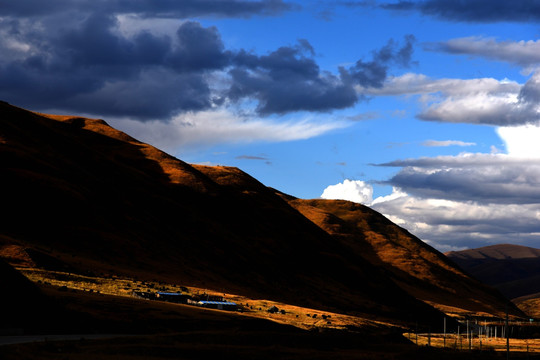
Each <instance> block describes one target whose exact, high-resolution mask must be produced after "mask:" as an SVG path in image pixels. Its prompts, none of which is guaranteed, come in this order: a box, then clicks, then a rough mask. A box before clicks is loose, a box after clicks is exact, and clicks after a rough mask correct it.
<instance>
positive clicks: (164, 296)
mask: <svg viewBox="0 0 540 360" xmlns="http://www.w3.org/2000/svg"><path fill="white" fill-rule="evenodd" d="M189 299H191V296H189V295H186V294H182V293H180V292H178V293H171V292H158V293H157V294H156V300H161V301H167V302H172V303H177V304H186V303H187V302H188V300H189Z"/></svg>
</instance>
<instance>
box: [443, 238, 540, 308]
mask: <svg viewBox="0 0 540 360" xmlns="http://www.w3.org/2000/svg"><path fill="white" fill-rule="evenodd" d="M446 256H448V258H449V259H451V260H453V261H454V262H456V263H457V264H458V265H459V266H461V267H462V268H463V269H464V270H466V271H467V272H468V273H470V274H472V275H473V276H474V277H476V278H477V279H479V280H481V281H483V282H484V283H486V284H489V285H492V286H493V287H495V288H497V289H499V290H500V291H501V292H502V293H503V294H504V295H506V296H507V297H508V298H510V299H514V298H518V297H521V296H527V295H531V294H535V293H540V249H535V248H530V247H526V246H520V245H511V244H501V245H492V246H486V247H482V248H478V249H470V250H462V251H452V252H449V253H447V254H446Z"/></svg>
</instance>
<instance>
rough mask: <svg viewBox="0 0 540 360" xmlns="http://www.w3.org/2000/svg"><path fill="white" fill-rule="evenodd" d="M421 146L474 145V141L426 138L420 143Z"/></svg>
mask: <svg viewBox="0 0 540 360" xmlns="http://www.w3.org/2000/svg"><path fill="white" fill-rule="evenodd" d="M422 145H423V146H428V147H445V146H474V145H476V143H471V142H464V141H460V140H443V141H439V140H426V141H424V142H423V143H422Z"/></svg>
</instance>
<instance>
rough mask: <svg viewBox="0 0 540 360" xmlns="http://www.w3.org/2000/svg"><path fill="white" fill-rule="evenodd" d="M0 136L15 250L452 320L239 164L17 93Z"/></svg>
mask: <svg viewBox="0 0 540 360" xmlns="http://www.w3.org/2000/svg"><path fill="white" fill-rule="evenodd" d="M0 143H1V145H0V163H1V164H2V167H1V169H0V171H1V174H0V175H1V177H2V181H3V185H4V186H3V188H2V199H3V200H2V201H3V205H4V207H5V208H7V209H9V212H8V213H7V215H6V216H5V217H4V225H3V226H2V234H1V236H0V251H2V252H4V253H6V252H7V253H8V255H9V256H7V258H9V257H10V256H11V258H12V259H13V258H16V256H14V254H15V253H17V251H19V252H20V253H22V254H27V255H28V254H31V253H32V252H33V253H34V254H36V253H38V254H41V255H42V256H41V259H49V260H48V263H49V264H50V263H51V261H50V259H51V258H54V259H56V261H57V263H56V264H55V266H59V265H62V264H63V266H65V267H66V268H69V269H72V270H73V271H78V272H95V273H102V274H117V275H126V276H134V277H138V278H147V279H160V280H164V281H165V280H166V281H170V282H172V283H181V284H185V285H188V286H189V285H192V286H197V287H202V288H209V289H215V290H220V289H223V290H227V292H231V293H238V294H243V295H246V296H251V297H254V298H268V299H274V300H276V301H281V302H285V303H290V304H297V305H302V306H308V307H313V308H319V309H326V310H329V311H339V312H344V313H350V314H357V315H361V316H366V317H368V318H374V319H381V320H388V321H393V322H398V323H399V322H404V321H412V320H418V321H421V322H425V323H429V322H435V323H437V324H440V323H441V321H440V319H441V317H442V314H441V313H439V312H438V311H436V310H435V309H433V308H431V307H430V306H428V305H426V304H424V303H422V302H420V301H418V300H416V299H415V298H414V297H412V296H410V295H409V294H407V293H406V292H405V291H403V290H401V289H400V288H399V287H398V286H396V285H395V284H394V283H393V282H392V281H391V280H390V279H389V278H388V277H387V276H386V275H385V273H384V271H382V270H381V269H378V268H376V267H374V266H372V265H371V264H370V263H369V262H368V261H365V260H364V259H362V258H359V257H357V256H354V254H351V253H350V251H349V249H347V248H346V247H345V246H343V245H342V244H340V243H339V242H336V241H335V240H334V239H333V238H332V237H331V236H329V235H328V234H327V233H326V232H324V231H323V230H321V229H320V228H319V227H317V226H316V225H314V224H313V223H312V222H311V221H309V220H308V219H306V218H305V217H304V216H302V215H301V214H300V213H299V212H298V211H296V210H295V209H293V208H292V207H291V206H289V205H288V204H287V202H286V201H284V200H283V199H282V198H281V197H279V196H278V195H276V194H275V193H274V191H273V190H271V189H269V188H267V187H265V186H264V185H262V184H260V183H259V182H258V181H256V180H255V179H253V178H252V177H250V176H249V175H247V174H245V173H243V172H241V171H240V170H238V169H235V168H227V167H215V168H208V167H200V166H199V167H194V166H191V165H189V164H186V163H185V162H182V161H181V160H178V159H176V158H174V157H171V156H169V155H167V154H165V153H163V152H162V151H159V150H158V149H156V148H154V147H152V146H150V145H147V144H143V143H141V142H139V141H137V140H135V139H133V138H131V137H129V136H128V135H126V134H124V133H122V132H120V131H117V130H115V129H113V128H111V127H110V126H108V125H107V124H106V123H105V122H104V121H103V120H94V119H85V118H80V117H70V116H52V115H43V114H37V113H32V112H29V111H26V110H23V109H20V108H16V107H13V106H11V105H9V104H6V103H1V104H0ZM203 171H204V173H203ZM6 249H7V250H6ZM29 251H30V252H29ZM33 260H36V259H33ZM36 261H37V260H36ZM23 262H24V261H23ZM37 262H39V261H37ZM53 263H54V261H53Z"/></svg>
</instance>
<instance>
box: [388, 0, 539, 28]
mask: <svg viewBox="0 0 540 360" xmlns="http://www.w3.org/2000/svg"><path fill="white" fill-rule="evenodd" d="M380 6H381V7H382V8H384V9H388V10H394V11H419V12H421V13H422V14H424V15H429V16H435V17H438V18H440V19H444V20H449V21H465V22H484V23H489V22H502V21H511V22H527V21H538V20H540V1H538V0H519V1H508V0H459V1H448V0H425V1H398V2H394V3H384V4H381V5H380Z"/></svg>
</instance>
